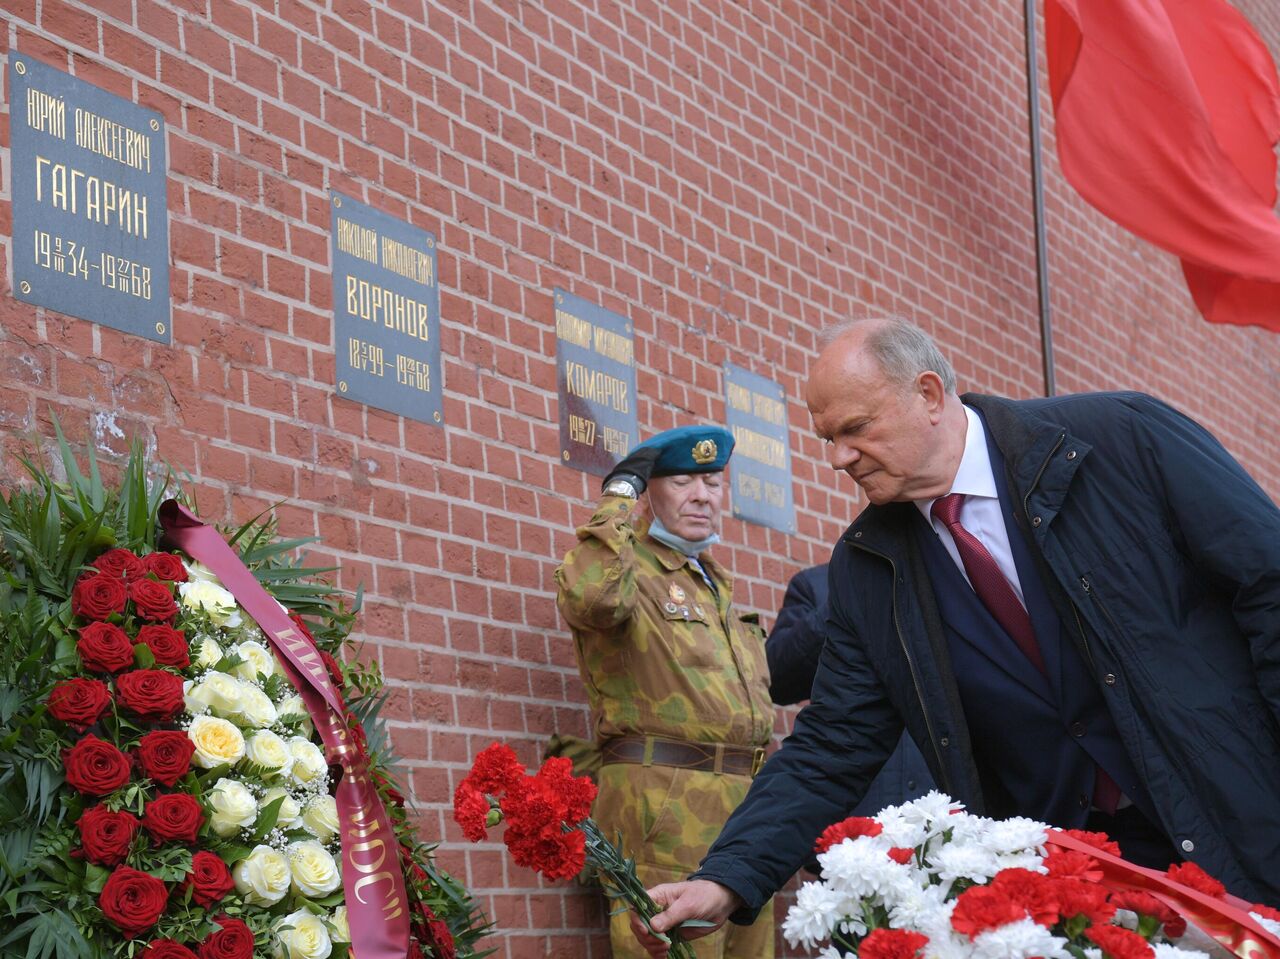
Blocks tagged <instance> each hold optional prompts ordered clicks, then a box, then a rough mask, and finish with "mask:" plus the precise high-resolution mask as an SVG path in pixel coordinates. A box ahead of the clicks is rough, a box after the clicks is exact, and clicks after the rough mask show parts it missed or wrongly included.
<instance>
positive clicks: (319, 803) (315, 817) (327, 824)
mask: <svg viewBox="0 0 1280 959" xmlns="http://www.w3.org/2000/svg"><path fill="white" fill-rule="evenodd" d="M302 825H304V826H306V827H307V828H308V829H310V830H311V831H312V832H313V833H315V836H316V838H317V839H319V840H320V841H321V842H328V841H329V840H330V839H332V838H333V837H334V836H336V835H337V834H338V803H337V801H336V800H334V798H333V797H332V796H317V797H316V798H315V799H313V800H311V802H309V803H307V808H306V809H305V810H303V813H302Z"/></svg>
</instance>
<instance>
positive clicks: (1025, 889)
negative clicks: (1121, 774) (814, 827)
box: [783, 792, 1280, 959]
mask: <svg viewBox="0 0 1280 959" xmlns="http://www.w3.org/2000/svg"><path fill="white" fill-rule="evenodd" d="M815 851H816V852H817V853H818V864H819V866H820V867H821V870H822V872H821V880H820V881H817V882H806V883H804V884H803V885H802V886H801V887H800V889H799V891H798V893H797V897H796V903H795V905H793V906H792V907H791V908H790V909H789V910H788V912H787V917H786V920H785V922H784V923H783V934H784V935H785V937H786V938H787V941H788V942H790V943H791V944H792V945H793V946H794V945H804V946H806V947H809V948H814V947H816V946H818V945H820V944H823V943H827V945H825V946H824V947H823V949H822V950H821V952H820V953H819V955H820V956H821V957H822V959H853V957H855V956H856V957H858V959H1032V957H1042V959H1104V957H1105V959H1204V957H1205V954H1204V952H1202V951H1200V949H1199V948H1196V947H1198V946H1207V947H1212V946H1213V945H1214V943H1213V942H1212V941H1211V940H1209V939H1207V938H1206V937H1204V936H1203V935H1200V936H1199V938H1196V939H1194V940H1193V938H1192V937H1189V936H1187V935H1186V934H1187V931H1188V924H1187V920H1186V918H1184V915H1183V914H1182V912H1181V911H1180V910H1179V909H1177V908H1175V907H1174V905H1173V903H1175V902H1183V901H1192V900H1195V901H1198V902H1201V903H1203V902H1204V901H1205V900H1213V899H1225V898H1226V891H1225V889H1224V888H1223V886H1222V884H1221V883H1219V882H1217V881H1216V880H1214V879H1213V878H1212V877H1210V876H1208V875H1207V874H1205V873H1204V871H1203V870H1201V869H1200V868H1199V867H1197V866H1195V865H1194V864H1192V863H1184V864H1181V865H1178V866H1174V867H1171V868H1170V869H1169V871H1168V872H1167V874H1165V875H1164V876H1160V875H1159V874H1156V873H1154V872H1152V871H1150V870H1142V869H1139V868H1138V867H1134V866H1131V865H1129V864H1126V863H1124V862H1123V860H1121V859H1120V858H1119V855H1120V849H1119V846H1118V845H1117V844H1116V843H1114V842H1111V841H1110V840H1109V839H1108V837H1107V836H1105V835H1104V834H1102V833H1089V832H1083V831H1079V830H1065V831H1063V830H1056V829H1051V828H1050V827H1048V826H1046V825H1045V824H1043V823H1039V822H1035V821H1033V820H1030V819H1022V818H1015V819H1008V820H1003V821H997V820H992V819H987V818H984V817H981V816H975V815H971V814H969V813H966V812H965V811H964V809H963V807H962V806H961V804H959V803H956V802H954V801H953V800H951V799H950V798H949V797H948V796H945V795H943V794H941V793H938V792H932V793H930V794H929V795H927V796H924V797H923V798H921V799H918V800H915V801H914V802H909V803H906V804H904V805H901V806H890V807H888V808H887V809H884V810H883V811H881V812H880V813H879V814H878V815H877V816H875V817H874V818H862V817H855V818H851V819H847V820H845V821H843V822H840V823H837V824H835V825H833V826H831V827H829V828H828V829H827V830H826V831H825V832H824V833H823V834H822V836H821V837H819V839H818V842H817V845H816V850H815ZM1107 876H1110V877H1113V878H1114V877H1115V876H1127V877H1131V878H1132V880H1133V881H1128V880H1121V881H1111V880H1107V881H1104V877H1107ZM1144 887H1145V888H1144ZM1188 889H1189V890H1191V891H1192V892H1191V894H1190V896H1183V895H1180V894H1179V890H1182V891H1183V892H1185V890H1188ZM1197 896H1198V897H1199V899H1198V900H1197V899H1196V897H1197ZM1248 908H1249V909H1251V910H1252V913H1253V915H1252V917H1251V918H1252V920H1253V921H1254V922H1259V923H1262V924H1264V925H1263V928H1264V929H1267V928H1268V927H1267V926H1266V925H1265V924H1266V923H1268V922H1270V919H1271V918H1280V914H1277V913H1273V912H1272V911H1271V910H1268V909H1267V907H1265V906H1258V905H1255V906H1252V907H1248ZM1192 912H1193V913H1195V910H1192ZM1277 928H1280V927H1277ZM1269 931H1270V932H1272V933H1274V932H1275V931H1276V929H1275V928H1270V929H1269ZM1180 940H1181V944H1178V943H1179V941H1180ZM1255 945H1256V943H1255ZM1275 945H1276V946H1278V947H1280V940H1278V941H1277V942H1276V943H1275ZM1189 946H1190V947H1189ZM1272 954H1273V955H1275V954H1276V953H1272Z"/></svg>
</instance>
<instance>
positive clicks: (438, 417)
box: [431, 410, 441, 423]
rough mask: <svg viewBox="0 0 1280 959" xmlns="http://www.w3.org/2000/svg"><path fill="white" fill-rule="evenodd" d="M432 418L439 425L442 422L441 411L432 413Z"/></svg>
mask: <svg viewBox="0 0 1280 959" xmlns="http://www.w3.org/2000/svg"><path fill="white" fill-rule="evenodd" d="M431 418H432V419H433V420H435V421H436V422H437V423H439V422H440V420H441V416H440V411H439V410H436V411H435V412H434V413H432V414H431Z"/></svg>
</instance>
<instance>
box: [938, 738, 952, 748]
mask: <svg viewBox="0 0 1280 959" xmlns="http://www.w3.org/2000/svg"><path fill="white" fill-rule="evenodd" d="M938 745H940V746H950V745H951V739H950V737H948V736H943V737H942V738H941V739H939V740H938Z"/></svg>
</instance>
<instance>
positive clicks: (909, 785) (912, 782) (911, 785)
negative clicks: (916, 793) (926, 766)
mask: <svg viewBox="0 0 1280 959" xmlns="http://www.w3.org/2000/svg"><path fill="white" fill-rule="evenodd" d="M907 788H908V789H915V788H916V781H915V780H914V779H908V780H907Z"/></svg>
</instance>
